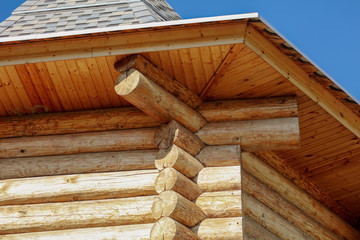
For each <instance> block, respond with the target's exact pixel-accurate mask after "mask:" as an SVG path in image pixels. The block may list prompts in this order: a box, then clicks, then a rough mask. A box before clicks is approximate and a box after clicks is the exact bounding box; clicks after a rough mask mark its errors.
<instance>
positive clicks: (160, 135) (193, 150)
mask: <svg viewBox="0 0 360 240" xmlns="http://www.w3.org/2000/svg"><path fill="white" fill-rule="evenodd" d="M155 144H156V145H157V146H158V147H159V148H160V149H168V148H169V147H171V146H172V145H176V146H178V147H179V148H181V149H182V150H184V151H185V152H187V153H189V154H190V155H192V156H195V155H196V154H198V153H199V152H200V150H201V149H203V148H204V147H205V144H204V143H203V142H202V141H201V139H200V138H199V137H198V136H196V135H195V134H193V133H192V132H191V131H189V130H188V129H186V128H184V127H183V126H181V125H180V124H179V123H177V122H176V121H171V122H170V123H169V124H168V125H165V126H163V127H161V128H160V129H159V130H158V131H157V132H156V135H155Z"/></svg>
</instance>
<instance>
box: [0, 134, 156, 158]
mask: <svg viewBox="0 0 360 240" xmlns="http://www.w3.org/2000/svg"><path fill="white" fill-rule="evenodd" d="M156 131H157V128H139V129H130V130H118V131H109V132H94V133H76V134H65V135H53V136H37V137H23V138H6V139H0V158H13V157H33V156H47V155H63V154H75V153H86V152H106V151H123V150H138V149H155V148H157V146H156V145H155V144H154V136H155V133H156Z"/></svg>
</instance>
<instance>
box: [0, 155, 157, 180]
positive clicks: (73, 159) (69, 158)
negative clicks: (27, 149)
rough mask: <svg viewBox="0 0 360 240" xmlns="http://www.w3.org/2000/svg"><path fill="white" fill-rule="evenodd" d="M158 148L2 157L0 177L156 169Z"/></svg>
mask: <svg viewBox="0 0 360 240" xmlns="http://www.w3.org/2000/svg"><path fill="white" fill-rule="evenodd" d="M157 154H158V150H136V151H119V152H99V153H81V154H71V155H59V156H43V157H27V158H5V159H1V161H0V169H2V171H1V172H0V179H11V178H28V177H41V176H54V175H69V174H80V173H97V172H98V173H100V172H117V171H129V170H146V169H155V164H154V161H155V159H156V155H157Z"/></svg>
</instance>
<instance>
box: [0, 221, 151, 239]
mask: <svg viewBox="0 0 360 240" xmlns="http://www.w3.org/2000/svg"><path fill="white" fill-rule="evenodd" d="M153 225H154V224H152V223H149V224H134V225H125V226H116V227H100V228H81V229H71V230H58V231H47V232H35V233H21V234H10V235H2V236H1V237H0V239H1V240H59V239H86V240H99V239H112V240H123V239H131V240H148V239H149V236H150V231H151V228H152V226H153Z"/></svg>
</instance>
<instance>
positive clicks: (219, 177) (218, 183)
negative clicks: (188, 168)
mask: <svg viewBox="0 0 360 240" xmlns="http://www.w3.org/2000/svg"><path fill="white" fill-rule="evenodd" d="M196 183H197V184H198V185H199V187H200V188H201V189H202V190H203V191H205V192H215V191H228V190H241V170H240V166H228V167H208V168H204V169H202V170H201V171H200V173H199V175H198V176H197V177H196Z"/></svg>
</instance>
